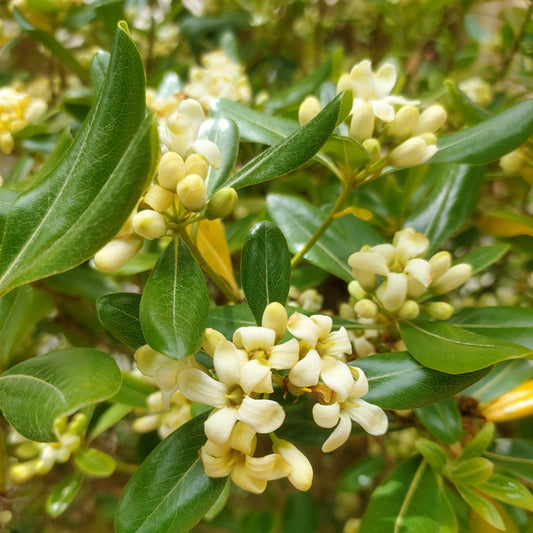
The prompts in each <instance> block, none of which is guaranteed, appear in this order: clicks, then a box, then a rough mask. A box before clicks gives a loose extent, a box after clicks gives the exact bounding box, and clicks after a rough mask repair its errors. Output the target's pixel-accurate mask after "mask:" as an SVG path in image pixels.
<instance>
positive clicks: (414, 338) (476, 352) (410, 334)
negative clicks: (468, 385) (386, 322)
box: [400, 320, 531, 374]
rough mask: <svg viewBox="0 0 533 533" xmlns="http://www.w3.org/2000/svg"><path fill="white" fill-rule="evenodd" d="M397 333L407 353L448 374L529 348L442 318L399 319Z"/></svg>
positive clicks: (522, 354) (476, 367)
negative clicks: (426, 319)
mask: <svg viewBox="0 0 533 533" xmlns="http://www.w3.org/2000/svg"><path fill="white" fill-rule="evenodd" d="M400 333H401V335H402V339H403V340H404V342H405V345H406V346H407V349H408V350H409V353H410V354H411V355H412V356H413V357H414V358H415V359H416V360H417V361H419V362H420V363H422V364H423V365H424V366H427V367H428V368H433V369H434V370H440V371H441V372H448V373H450V374H461V373H463V372H473V371H475V370H480V369H482V368H486V367H488V366H491V365H493V364H495V363H498V362H500V361H505V360H507V359H519V358H521V357H526V356H528V355H530V354H531V351H530V350H529V349H527V348H524V347H523V346H519V345H518V344H513V343H510V342H506V341H502V340H499V339H494V338H490V337H486V336H484V335H478V334H477V333H472V332H470V331H467V330H466V329H463V328H460V327H457V326H453V325H452V324H446V323H443V322H429V321H425V320H418V321H416V322H402V323H400Z"/></svg>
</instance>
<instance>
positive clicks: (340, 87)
mask: <svg viewBox="0 0 533 533" xmlns="http://www.w3.org/2000/svg"><path fill="white" fill-rule="evenodd" d="M351 90H352V78H351V77H350V75H349V74H343V75H342V76H341V77H340V78H339V81H338V82H337V94H339V93H341V92H342V91H351Z"/></svg>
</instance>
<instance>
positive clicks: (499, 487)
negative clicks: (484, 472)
mask: <svg viewBox="0 0 533 533" xmlns="http://www.w3.org/2000/svg"><path fill="white" fill-rule="evenodd" d="M478 489H479V490H480V491H481V492H483V493H485V494H486V495H487V496H491V497H492V498H496V499H497V500H500V501H502V502H505V503H508V504H510V505H514V506H516V507H522V508H523V509H527V510H528V511H533V495H532V494H531V492H529V490H528V489H527V488H526V487H524V485H522V483H519V482H518V481H516V480H514V479H512V478H510V477H507V476H502V475H501V474H493V475H492V476H491V477H490V478H489V479H488V480H487V481H485V483H483V484H482V485H480V486H479V487H478Z"/></svg>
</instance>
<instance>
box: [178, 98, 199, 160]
mask: <svg viewBox="0 0 533 533" xmlns="http://www.w3.org/2000/svg"><path fill="white" fill-rule="evenodd" d="M178 112H179V113H181V114H183V115H185V116H186V117H187V118H188V119H189V121H190V124H191V126H190V127H191V135H192V137H193V140H195V139H196V138H197V137H198V131H199V130H200V126H201V125H202V123H203V121H204V119H205V115H204V110H203V109H202V105H201V104H200V102H197V101H196V100H193V99H192V98H187V99H186V100H183V102H181V104H180V105H179V106H178ZM180 155H181V154H180Z"/></svg>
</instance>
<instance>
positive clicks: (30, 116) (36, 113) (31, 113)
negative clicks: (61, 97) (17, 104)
mask: <svg viewBox="0 0 533 533" xmlns="http://www.w3.org/2000/svg"><path fill="white" fill-rule="evenodd" d="M47 108H48V106H47V105H46V102H45V101H44V100H41V99H40V98H35V99H34V100H33V101H32V102H30V104H29V105H28V107H27V108H26V110H25V111H24V118H25V119H26V120H27V121H28V122H36V121H37V120H39V119H40V118H41V117H42V116H43V115H44V114H45V113H46V109H47Z"/></svg>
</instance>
